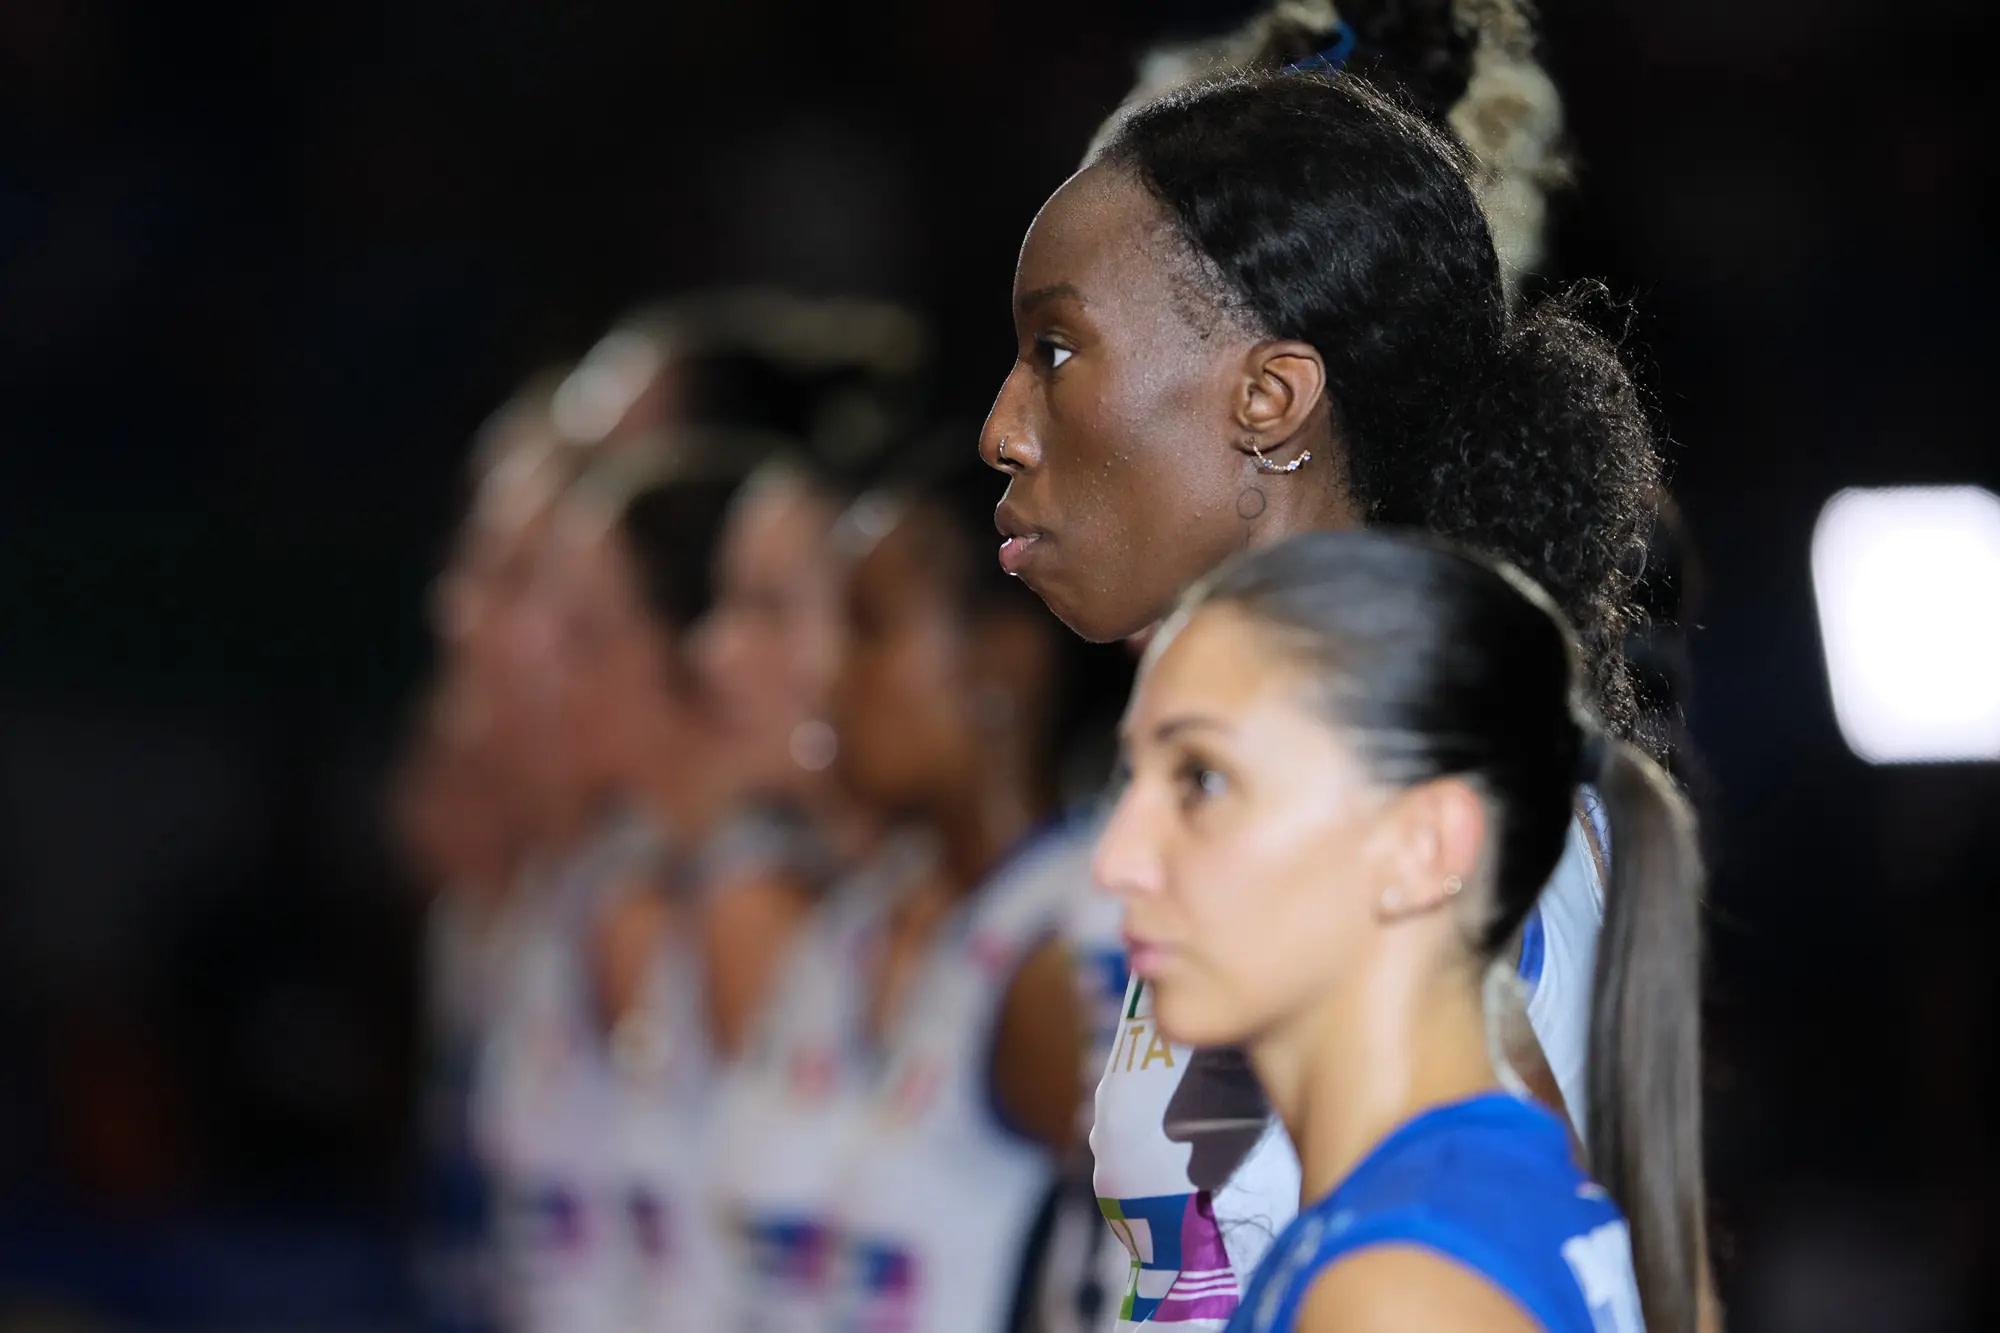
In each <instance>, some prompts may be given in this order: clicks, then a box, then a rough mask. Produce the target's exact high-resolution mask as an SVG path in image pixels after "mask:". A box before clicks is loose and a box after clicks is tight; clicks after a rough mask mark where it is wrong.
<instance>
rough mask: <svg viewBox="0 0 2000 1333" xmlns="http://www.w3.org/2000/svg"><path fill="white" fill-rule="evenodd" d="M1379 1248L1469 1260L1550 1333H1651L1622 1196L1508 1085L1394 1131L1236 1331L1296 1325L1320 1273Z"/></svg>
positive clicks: (1270, 1279)
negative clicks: (1584, 1166) (1581, 1166)
mask: <svg viewBox="0 0 2000 1333" xmlns="http://www.w3.org/2000/svg"><path fill="white" fill-rule="evenodd" d="M1377 1245H1403V1246H1415V1247H1418V1248H1421V1249H1426V1250H1430V1251H1432V1252H1434V1253H1436V1254H1439V1255H1442V1256H1443V1257H1445V1258H1447V1259H1450V1260H1452V1261H1454V1262H1456V1263H1459V1264H1462V1265H1464V1266H1465V1267H1466V1268H1469V1269H1471V1270H1472V1271H1473V1272H1475V1273H1477V1274H1479V1275H1480V1276H1481V1277H1483V1278H1485V1279H1486V1280H1487V1281H1488V1282H1490V1283H1492V1284H1493V1285H1494V1286H1496V1287H1498V1288H1499V1289H1500V1290H1502V1291H1504V1292H1506V1293H1507V1294H1508V1295H1509V1296H1511V1297H1513V1298H1514V1300H1515V1301H1516V1302H1517V1303H1518V1304H1519V1305H1520V1306H1521V1307H1522V1308H1523V1309H1525V1310H1527V1311H1528V1313H1530V1314H1531V1315H1533V1316H1534V1317H1535V1319H1536V1321H1537V1322H1538V1323H1540V1324H1541V1326H1542V1327H1543V1328H1545V1329H1547V1330H1548V1331H1549V1333H1644V1329H1645V1324H1644V1322H1643V1320H1642V1319H1641V1317H1640V1313H1639V1290H1638V1285H1637V1283H1636V1282H1635V1280H1634V1278H1633V1275H1632V1246H1631V1238H1630V1235H1629V1234H1628V1232H1627V1231H1626V1227H1625V1219H1624V1217H1623V1216H1622V1215H1621V1214H1620V1213H1619V1211H1618V1207H1617V1205H1616V1204H1614V1203H1612V1201H1611V1198H1610V1196H1609V1195H1607V1194H1606V1193H1605V1192H1604V1190H1603V1189H1601V1188H1600V1187H1598V1186H1597V1185H1594V1184H1592V1183H1591V1181H1590V1180H1589V1179H1588V1178H1587V1177H1586V1176H1584V1174H1583V1173H1582V1172H1581V1171H1579V1170H1578V1169H1577V1167H1576V1165H1575V1163H1574V1162H1572V1161H1571V1160H1570V1152H1569V1139H1568V1135H1567V1132H1566V1131H1565V1130H1564V1128H1563V1126H1562V1123H1561V1122H1560V1121H1558V1120H1557V1119H1556V1118H1555V1117H1554V1116H1552V1115H1550V1114H1549V1113H1548V1112H1546V1111H1544V1110H1542V1109H1541V1108H1540V1107H1538V1106H1535V1105H1533V1104H1532V1103H1530V1102H1526V1101H1521V1100H1518V1099H1516V1098H1514V1097H1510V1096H1507V1095H1505V1094H1503V1093H1495V1094H1491V1095H1487V1096H1482V1097H1474V1098H1471V1099H1469V1100H1467V1101H1462V1102H1456V1103H1453V1104H1451V1105H1449V1106H1441V1107H1438V1108H1437V1109H1435V1110H1432V1111H1427V1112H1425V1113H1424V1114H1422V1115H1420V1116H1418V1117H1417V1118H1416V1119H1414V1120H1411V1121H1409V1122H1408V1123H1407V1124H1405V1125H1404V1126H1403V1127H1402V1128H1400V1129H1398V1130H1397V1131H1396V1132H1395V1133H1393V1134H1391V1135H1390V1136H1389V1137H1388V1138H1387V1139H1385V1140H1383V1142H1382V1143H1381V1145H1380V1146H1379V1147H1377V1148H1376V1149H1375V1150H1374V1151H1373V1152H1371V1153H1370V1154H1369V1155H1368V1156H1367V1157H1365V1158H1363V1159H1362V1161H1361V1164H1360V1165H1359V1166H1357V1167H1355V1168H1354V1170H1353V1171H1352V1172H1351V1173H1350V1174H1349V1175H1348V1177H1347V1179H1345V1180H1343V1181H1342V1182H1341V1183H1340V1185H1339V1186H1338V1187H1337V1188H1335V1189H1334V1191H1333V1193H1331V1194H1329V1195H1327V1196H1326V1197H1325V1198H1323V1199H1321V1200H1320V1201H1319V1202H1317V1203H1315V1204H1313V1205H1312V1206H1311V1207H1309V1208H1307V1209H1306V1210H1305V1211H1303V1212H1302V1213H1300V1214H1299V1216H1298V1217H1297V1219H1295V1220H1294V1221H1293V1222H1292V1224H1291V1225H1290V1226H1289V1227H1287V1228H1286V1230H1285V1232H1284V1234H1283V1235H1282V1236H1280V1237H1279V1238H1278V1241H1277V1243H1276V1244H1275V1245H1273V1246H1272V1247H1271V1251H1270V1253H1269V1254H1267V1255H1266V1256H1265V1258H1264V1261H1263V1263H1262V1264H1260V1265H1258V1268H1257V1275H1256V1277H1254V1278H1253V1279H1252V1280H1251V1283H1250V1290H1249V1293H1248V1295H1247V1296H1246V1297H1245V1298H1244V1301H1243V1303H1242V1305H1240V1306H1239V1307H1238V1308H1237V1310H1236V1313H1235V1315H1234V1317H1233V1318H1231V1319H1230V1321H1229V1330H1228V1333H1289V1331H1290V1330H1291V1329H1293V1328H1295V1327H1296V1326H1297V1323H1298V1316H1299V1307H1300V1306H1301V1305H1302V1304H1303V1303H1304V1301H1305V1297H1306V1293H1307V1292H1308V1291H1309V1290H1310V1289H1311V1287H1312V1284H1313V1281H1314V1280H1315V1279H1316V1278H1317V1277H1318V1276H1319V1275H1320V1274H1321V1273H1322V1272H1324V1271H1325V1270H1326V1269H1328V1268H1330V1267H1332V1266H1333V1265H1334V1264H1336V1263H1339V1262H1340V1261H1341V1260H1342V1259H1344V1258H1346V1257H1347V1256H1349V1255H1351V1254H1353V1253H1355V1252H1356V1251H1358V1250H1363V1249H1367V1248H1369V1247H1371V1246H1377Z"/></svg>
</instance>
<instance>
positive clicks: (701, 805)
mask: <svg viewBox="0 0 2000 1333" xmlns="http://www.w3.org/2000/svg"><path fill="white" fill-rule="evenodd" d="M695 725H698V724H694V725H671V726H666V727H663V728H662V729H661V730H662V732H663V733H664V734H662V735H661V736H660V737H658V738H657V739H656V740H655V742H654V743H653V744H650V745H648V746H647V747H646V756H647V762H645V763H644V764H642V765H641V767H640V769H639V771H638V772H637V773H635V774H634V775H633V777H632V780H631V781H629V782H628V783H626V784H625V790H624V792H623V793H622V795H623V796H624V798H625V799H626V800H629V801H632V802H635V803H636V804H638V805H639V806H640V807H641V808H642V809H644V810H645V811H647V812H648V813H649V814H651V815H652V816H653V818H654V819H655V820H657V821H658V822H659V823H660V825H661V826H662V827H663V828H664V829H665V830H666V831H667V832H668V833H669V834H670V835H671V836H672V837H673V838H674V840H675V842H676V843H677V844H679V845H684V846H690V847H692V846H696V845H699V844H700V843H702V842H704V841H706V840H707V838H708V836H709V835H710V834H712V833H713V832H714V831H715V828H716V826H717V825H718V824H719V823H720V822H721V821H722V817H723V815H724V814H725V813H726V811H725V808H724V807H725V802H726V797H725V793H724V792H723V784H722V783H719V782H717V781H716V780H715V775H714V772H713V770H712V768H711V765H710V763H709V761H708V757H707V755H706V754H705V753H704V748H705V747H704V746H703V744H702V737H701V736H700V735H699V734H698V733H697V732H696V730H695Z"/></svg>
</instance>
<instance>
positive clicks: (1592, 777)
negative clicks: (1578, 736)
mask: <svg viewBox="0 0 2000 1333" xmlns="http://www.w3.org/2000/svg"><path fill="white" fill-rule="evenodd" d="M1609 747H1610V742H1609V740H1608V739H1607V738H1606V737H1605V735H1604V733H1603V732H1601V731H1599V730H1598V729H1597V728H1596V727H1585V728H1583V739H1582V743H1581V744H1579V745H1578V746H1577V750H1576V785H1577V786H1579V787H1594V786H1596V785H1597V782H1598V780H1599V779H1600V778H1602V777H1603V776H1604V761H1605V759H1606V757H1607V752H1608V750H1609Z"/></svg>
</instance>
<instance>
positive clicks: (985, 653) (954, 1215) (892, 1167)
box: [831, 467, 1083, 1333]
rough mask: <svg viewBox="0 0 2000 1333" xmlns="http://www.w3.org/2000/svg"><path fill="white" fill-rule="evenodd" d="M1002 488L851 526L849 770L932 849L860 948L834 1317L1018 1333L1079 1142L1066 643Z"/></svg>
mask: <svg viewBox="0 0 2000 1333" xmlns="http://www.w3.org/2000/svg"><path fill="white" fill-rule="evenodd" d="M984 475H985V474H984V473H983V472H974V471H972V470H970V469H967V468H964V467H959V468H956V469H953V471H952V473H951V474H950V475H949V476H948V477H947V478H944V479H941V480H939V481H937V482H931V483H923V484H914V485H909V486H894V487H891V488H889V489H886V490H883V491H880V492H877V493H876V494H875V495H873V496H872V497H870V499H869V500H868V501H864V504H865V505H867V506H868V507H867V508H866V509H864V510H863V511H862V512H861V513H860V515H859V517H858V518H857V522H856V528H857V529H858V535H859V536H860V538H861V539H862V540H863V541H864V542H865V543H866V549H865V551H863V552H862V553H861V554H860V555H859V556H858V563H857V566H856V569H855V573H854V576H853V583H852V587H851V590H850V592H849V596H848V608H849V617H848V625H849V643H848V649H847V659H846V663H845V666H844V669H843V671H842V673H841V678H840V686H839V689H838V692H837V696H836V697H837V704H836V709H835V716H836V722H837V731H838V734H839V737H840V750H839V761H838V762H839V768H840V772H841V774H842V775H843V777H844V778H845V779H846V780H847V781H848V782H849V783H850V784H852V787H853V790H854V792H855V793H856V795H857V796H858V797H859V798H861V799H862V800H864V801H867V802H868V803H870V804H872V805H873V806H875V807H876V808H877V809H878V810H880V811H881V812H882V813H883V814H884V816H886V817H887V818H889V819H892V820H894V821H895V822H896V823H898V824H899V825H902V826H905V827H911V828H914V829H917V830H921V831H922V832H923V833H924V834H925V835H927V836H928V838H929V839H930V841H931V842H932V845H933V847H934V855H933V859H932V860H931V862H930V864H929V865H928V867H927V868H926V869H925V870H924V871H923V872H922V873H920V874H917V875H915V876H913V877H911V878H909V879H908V880H907V882H906V883H905V884H904V885H903V887H902V888H901V891H900V892H898V893H897V894H896V896H895V897H894V899H893V901H891V902H889V903H888V904H887V906H886V909H885V910H884V911H883V912H882V913H881V914H880V917H879V919H878V921H877V922H876V926H875V930H874V937H873V939H872V941H871V942H870V944H869V948H868V951H867V952H866V953H865V954H864V955H863V973H862V976H863V988H862V991H861V993H860V995H859V997H858V999H859V1002H860V1004H861V1014H862V1021H863V1025H864V1034H865V1040H866V1042H867V1045H868V1048H869V1049H870V1051H871V1052H872V1054H873V1060H874V1071H873V1076H872V1078H871V1080H870V1085H871V1086H870V1087H869V1089H868V1093H867V1097H866V1103H865V1107H864V1109H863V1111H862V1113H861V1115H860V1117H859V1123H858V1126H857V1128H856V1131H855V1132H854V1134H853V1137H852V1140H851V1142H850V1143H849V1145H848V1147H847V1148H846V1149H845V1151H844V1152H843V1153H842V1156H841V1170H840V1173H839V1177H838V1183H837V1187H836V1191H835V1195H834V1200H833V1206H832V1216H831V1223H832V1226H833V1229H834V1232H835V1235H836V1237H837V1243H838V1254H837V1258H836V1264H837V1267H836V1270H835V1278H834V1292H833V1298H832V1306H833V1315H832V1319H833V1323H832V1326H833V1327H841V1328H898V1329H908V1330H912V1333H930V1331H932V1330H936V1331H937V1333H943V1331H944V1330H955V1331H956V1330H980V1329H988V1330H1004V1329H1007V1328H1010V1327H1012V1326H1013V1325H1012V1321H1013V1320H1014V1318H1015V1317H1016V1315H1017V1313H1018V1311H1019V1309H1020V1308H1021V1301H1022V1296H1023V1286H1022V1283H1023V1279H1024V1276H1025V1275H1026V1273H1027V1272H1028V1271H1029V1267H1030V1263H1031V1260H1032V1257H1033V1251H1034V1247H1035V1241H1036V1239H1037V1235H1038V1228H1037V1225H1036V1224H1037V1221H1038V1219H1039V1218H1040V1217H1041V1215H1042V1213H1043V1210H1044V1208H1045V1206H1046V1204H1047V1202H1048V1199H1049V1191H1050V1189H1051V1187H1052V1185H1053V1182H1054V1169H1055V1166H1056V1164H1057V1163H1058V1162H1059V1161H1060V1160H1061V1157H1062V1154H1064V1153H1065V1152H1066V1151H1067V1149H1068V1148H1069V1146H1070V1144H1071V1142H1072V1139H1073V1135H1074V1131H1075V1108H1076V1099H1077V1097H1078V1095H1079V1092H1080V1089H1079V1086H1078V1057H1079V1053H1080V1050H1081V1047H1082V1043H1083V1020H1082V1017H1081V1015H1080V1014H1079V1013H1078V1011H1077V1007H1076V1004H1075V997H1074V992H1073V989H1072V986H1071V983H1070V979H1069V970H1068V961H1067V958H1066V956H1065V954H1064V951H1063V950H1062V948H1061V946H1060V944H1059V942H1058V941H1057V940H1056V939H1055V937H1054V936H1055V931H1056V928H1057V926H1058V923H1059V921H1060V919H1061V916H1062V914H1063V913H1064V912H1065V911H1066V909H1067V907H1068V900H1069V898H1070V896H1071V895H1072V894H1073V893H1074V892H1075V891H1076V882H1075V880H1074V878H1073V877H1072V876H1071V875H1070V874H1069V873H1067V866H1068V862H1067V858H1066V857H1064V856H1062V855H1059V854H1054V853H1060V852H1061V851H1063V850H1064V849H1065V848H1066V845H1067V844H1066V840H1065V838H1064V837H1063V833H1062V830H1061V829H1060V827H1059V826H1058V827H1050V826H1049V821H1050V819H1051V817H1052V816H1053V815H1054V814H1055V783H1054V756H1055V745H1056V737H1055V734H1054V727H1055V722H1056V708H1057V697H1056V695H1057V691H1058V689H1059V659H1060V656H1061V650H1062V641H1061V638H1060V636H1061V630H1060V627H1059V626H1056V625H1055V624H1054V623H1053V622H1052V621H1051V620H1050V619H1049V618H1048V617H1047V616H1046V614H1045V613H1044V612H1043V611H1042V610H1041V608H1039V607H1037V606H1036V605H1035V604H1034V602H1033V600H1032V599H1031V598H1030V599H1024V598H1023V590H1021V589H1019V588H1018V587H1016V586H1014V585H1012V584H1011V583H1010V582H1009V581H1008V580H1006V579H1005V578H1003V577H1001V576H1000V575H999V573H998V571H995V570H994V569H993V567H992V565H991V563H990V562H989V561H988V560H986V559H984V558H982V557H981V555H980V551H981V548H982V546H983V545H984V543H983V541H982V540H981V539H980V537H979V536H978V535H977V534H978V533H979V532H980V531H981V530H982V529H983V528H984V527H985V524H986V521H987V520H986V512H987V508H988V505H989V503H990V500H991V494H992V492H991V487H992V483H991V481H990V480H984V481H982V480H980V478H981V477H983V476H984Z"/></svg>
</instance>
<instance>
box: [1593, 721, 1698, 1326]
mask: <svg viewBox="0 0 2000 1333" xmlns="http://www.w3.org/2000/svg"><path fill="white" fill-rule="evenodd" d="M1597 786H1598V793H1599V795H1600V797H1601V798H1602V799H1603V801H1604V805H1605V811H1606V814H1607V815H1608V816H1609V821H1610V825H1611V876H1610V883H1609V884H1608V885H1607V886H1606V890H1605V905H1604V933H1603V935H1602V936H1601V937H1600V939H1599V941H1598V946H1597V978H1596V987H1595V991H1594V995H1593V999H1592V1003H1591V1024H1590V1105H1589V1120H1588V1124H1589V1137H1590V1151H1591V1167H1592V1175H1594V1176H1595V1177H1596V1178H1597V1180H1598V1181H1599V1182H1601V1183H1602V1184H1603V1185H1604V1187H1605V1188H1606V1189H1608V1190H1610V1191H1611V1195H1612V1197H1613V1198H1614V1199H1616V1200H1617V1202H1618V1206H1619V1207H1620V1208H1621V1209H1623V1210H1624V1213H1625V1217H1626V1220H1627V1221H1628V1222H1629V1223H1630V1225H1631V1229H1632V1259H1633V1265H1634V1268H1635V1270H1636V1272H1637V1276H1638V1280H1639V1298H1640V1301H1641V1303H1642V1305H1643V1306H1644V1308H1645V1314H1646V1327H1647V1328H1648V1329H1650V1330H1652V1333H1696V1331H1697V1330H1698V1329H1701V1330H1707V1329H1712V1328H1714V1327H1715V1323H1716V1320H1715V1315H1714V1311H1713V1309H1712V1303H1713V1283H1712V1279H1711V1277H1710V1275H1709V1271H1708V1259H1707V1253H1706V1248H1707V1247H1706V1234H1707V1233H1706V1226H1705V1222H1704V1218H1705V1216H1706V1207H1707V1200H1706V1188H1705V1186H1704V1184H1703V1178H1702V1135H1701V1004H1700V1000H1701V927H1700V905H1699V904H1700V894H1701V886H1702V866H1701V856H1700V852H1699V850H1698V848H1697V845H1696V841H1695V833H1694V817H1693V815H1692V814H1691V812H1690V811H1689V809H1688V805H1687V802H1686V801H1685V800H1684V799H1683V798H1682V797H1681V795H1680V793H1679V792H1678V791H1677V790H1675V788H1674V786H1673V783H1672V781H1671V780H1670V779H1669V778H1668V777H1667V776H1666V774H1665V773H1664V772H1662V771H1661V770H1660V768H1659V766H1658V765H1656V764H1655V763H1653V761H1652V760H1650V759H1648V758H1646V757H1645V756H1644V755H1643V754H1641V753H1640V752H1639V751H1638V750H1636V749H1634V748H1633V747H1632V746H1631V745H1629V744H1626V743H1624V742H1619V741H1613V742H1609V743H1607V746H1606V749H1605V755H1604V763H1603V768H1602V772H1601V774H1600V776H1599V777H1598V779H1597ZM1705 1315H1706V1317H1704V1316H1705Z"/></svg>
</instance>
